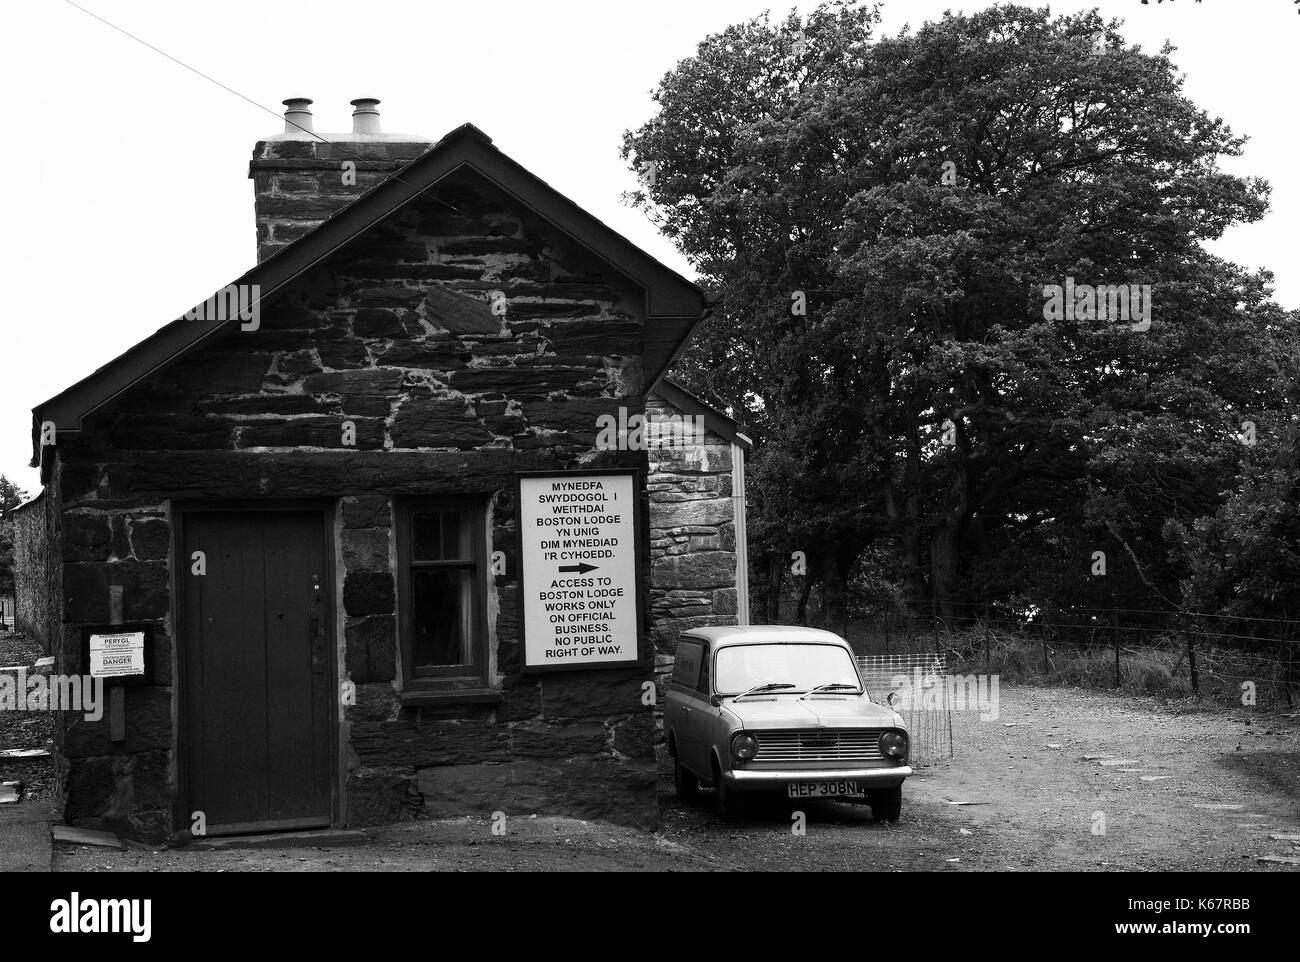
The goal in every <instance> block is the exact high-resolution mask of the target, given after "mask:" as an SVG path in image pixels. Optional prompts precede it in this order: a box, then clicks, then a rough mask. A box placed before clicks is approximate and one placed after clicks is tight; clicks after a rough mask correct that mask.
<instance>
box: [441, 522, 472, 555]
mask: <svg viewBox="0 0 1300 962" xmlns="http://www.w3.org/2000/svg"><path fill="white" fill-rule="evenodd" d="M462 529H464V530H465V533H466V534H468V533H469V525H467V524H466V525H462V524H461V523H460V515H459V514H457V513H456V512H454V511H444V512H442V556H443V558H444V559H446V560H448V561H453V560H454V561H465V560H468V557H469V556H468V555H467V554H466V553H465V551H464V550H462V546H461V543H460V532H461V530H462ZM465 547H468V545H466V546H465Z"/></svg>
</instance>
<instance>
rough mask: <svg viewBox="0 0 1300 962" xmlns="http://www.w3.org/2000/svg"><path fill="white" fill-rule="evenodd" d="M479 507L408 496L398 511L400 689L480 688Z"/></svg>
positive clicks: (483, 680) (483, 605)
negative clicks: (410, 499)
mask: <svg viewBox="0 0 1300 962" xmlns="http://www.w3.org/2000/svg"><path fill="white" fill-rule="evenodd" d="M486 515H487V505H486V504H485V503H483V502H470V501H463V500H438V501H416V502H410V503H407V504H403V505H401V506H400V508H399V511H398V561H399V566H400V572H399V574H400V591H399V597H398V604H399V606H400V609H401V615H400V617H401V643H402V664H403V674H404V675H405V684H406V688H407V689H415V690H425V691H435V692H436V691H450V692H455V691H464V690H468V689H483V688H486V686H487V668H488V648H487V641H488V639H487V636H488V633H487V578H488V572H487V564H486V555H487V543H486V542H487V536H486V533H485V526H486Z"/></svg>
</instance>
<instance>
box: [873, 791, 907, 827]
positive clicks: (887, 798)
mask: <svg viewBox="0 0 1300 962" xmlns="http://www.w3.org/2000/svg"><path fill="white" fill-rule="evenodd" d="M867 802H868V803H869V804H870V805H871V817H872V819H873V820H874V821H877V822H897V821H898V816H899V815H901V814H902V813H903V786H902V785H899V786H898V787H897V788H886V789H882V790H880V791H877V792H872V793H871V794H869V795H868V796H867Z"/></svg>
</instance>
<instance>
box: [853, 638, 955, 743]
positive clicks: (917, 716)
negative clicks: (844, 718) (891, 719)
mask: <svg viewBox="0 0 1300 962" xmlns="http://www.w3.org/2000/svg"><path fill="white" fill-rule="evenodd" d="M858 668H859V669H860V670H861V672H862V680H863V684H864V685H866V688H867V691H868V692H869V693H870V694H871V698H872V700H874V701H877V702H880V703H881V704H884V703H885V702H886V701H887V699H888V697H889V695H890V693H891V692H893V693H897V694H898V695H899V699H898V702H897V704H896V705H895V706H894V710H895V711H897V712H898V713H899V714H900V715H902V716H903V723H904V724H905V725H906V726H907V731H908V735H909V737H910V741H911V753H910V754H911V763H912V765H913V766H918V765H932V764H934V762H936V761H938V760H939V759H940V758H951V757H952V755H953V740H952V709H953V706H952V704H951V700H950V692H951V689H950V687H949V685H948V684H947V675H948V670H947V665H946V659H945V656H944V655H943V654H942V653H938V652H920V653H898V654H888V655H859V656H858Z"/></svg>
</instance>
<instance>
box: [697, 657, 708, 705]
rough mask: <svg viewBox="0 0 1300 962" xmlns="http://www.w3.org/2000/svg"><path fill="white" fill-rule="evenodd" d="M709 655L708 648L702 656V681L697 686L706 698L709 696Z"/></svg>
mask: <svg viewBox="0 0 1300 962" xmlns="http://www.w3.org/2000/svg"><path fill="white" fill-rule="evenodd" d="M709 655H710V652H709V651H708V650H707V649H706V650H705V651H704V652H703V657H701V658H700V683H699V685H697V686H696V688H695V690H696V691H698V692H699V693H700V694H701V695H703V696H704V697H705V698H707V697H708V696H709Z"/></svg>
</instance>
